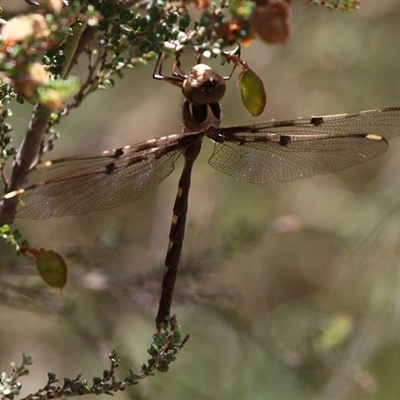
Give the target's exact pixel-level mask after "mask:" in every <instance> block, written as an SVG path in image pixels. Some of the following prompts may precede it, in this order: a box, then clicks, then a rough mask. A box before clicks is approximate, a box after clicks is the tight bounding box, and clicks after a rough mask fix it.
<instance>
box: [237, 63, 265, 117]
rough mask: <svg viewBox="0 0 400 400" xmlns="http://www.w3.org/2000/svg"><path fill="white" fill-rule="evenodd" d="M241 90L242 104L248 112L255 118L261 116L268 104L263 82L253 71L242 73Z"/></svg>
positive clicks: (240, 76)
mask: <svg viewBox="0 0 400 400" xmlns="http://www.w3.org/2000/svg"><path fill="white" fill-rule="evenodd" d="M239 88H240V94H241V96H242V102H243V104H244V106H245V107H246V109H247V111H248V112H249V113H250V114H251V115H252V116H253V117H257V116H259V115H260V114H261V113H262V112H263V111H264V108H265V105H266V103H267V95H266V93H265V89H264V84H263V82H262V80H261V79H260V78H259V77H258V76H257V75H256V74H255V72H254V71H253V70H251V69H246V70H244V71H242V72H241V73H240V75H239Z"/></svg>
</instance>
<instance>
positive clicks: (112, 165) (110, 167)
mask: <svg viewBox="0 0 400 400" xmlns="http://www.w3.org/2000/svg"><path fill="white" fill-rule="evenodd" d="M114 170H115V163H110V164H107V165H106V174H107V175H110V174H111V173H112V172H113V171H114Z"/></svg>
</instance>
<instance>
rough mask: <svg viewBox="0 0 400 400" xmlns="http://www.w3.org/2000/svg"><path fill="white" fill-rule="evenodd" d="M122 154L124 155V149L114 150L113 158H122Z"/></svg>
mask: <svg viewBox="0 0 400 400" xmlns="http://www.w3.org/2000/svg"><path fill="white" fill-rule="evenodd" d="M122 154H124V149H116V150H114V154H113V157H115V158H118V157H121V156H122Z"/></svg>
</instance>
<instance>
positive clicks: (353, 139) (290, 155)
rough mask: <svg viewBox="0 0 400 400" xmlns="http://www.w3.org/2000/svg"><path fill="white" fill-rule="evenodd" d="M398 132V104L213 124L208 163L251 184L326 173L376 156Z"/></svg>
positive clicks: (399, 128) (399, 131)
mask: <svg viewBox="0 0 400 400" xmlns="http://www.w3.org/2000/svg"><path fill="white" fill-rule="evenodd" d="M399 135H400V108H386V109H380V110H371V111H363V112H360V113H357V114H340V115H332V116H324V117H311V118H299V119H293V120H287V121H271V122H267V123H261V124H254V125H244V126H236V127H229V128H220V129H215V130H213V131H212V132H210V134H208V136H209V137H210V138H211V139H213V140H214V141H215V142H216V143H215V148H214V153H213V155H212V156H211V158H210V160H209V163H210V164H211V165H212V166H213V167H214V168H216V169H218V170H220V171H222V172H224V173H226V174H228V175H231V176H233V177H234V178H236V179H238V180H241V181H245V182H252V183H268V182H287V181H294V180H296V179H301V178H306V177H311V176H313V175H316V174H328V173H331V172H335V171H339V170H342V169H344V168H348V167H351V166H352V165H355V164H360V163H363V162H366V161H368V160H371V159H372V158H375V157H378V156H380V155H382V154H383V153H385V151H386V150H387V147H388V142H387V139H392V138H394V137H396V136H399Z"/></svg>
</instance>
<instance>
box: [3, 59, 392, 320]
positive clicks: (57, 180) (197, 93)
mask: <svg viewBox="0 0 400 400" xmlns="http://www.w3.org/2000/svg"><path fill="white" fill-rule="evenodd" d="M162 63H163V60H162V57H159V59H158V61H157V63H156V67H155V69H154V72H153V77H154V78H155V79H158V80H164V81H166V82H168V83H170V84H173V85H175V86H178V87H180V88H181V90H182V93H183V96H184V100H183V106H182V119H183V126H184V128H183V131H182V133H176V134H172V135H168V136H162V137H159V138H157V139H151V140H148V141H145V142H142V143H138V144H134V145H130V146H124V147H122V148H118V149H114V150H108V151H103V152H102V153H100V154H95V155H82V156H74V157H66V158H61V159H57V160H53V161H45V162H42V163H40V164H38V165H36V166H34V167H33V168H32V169H31V170H30V171H29V173H28V175H27V179H26V184H25V185H24V187H22V188H20V189H18V190H15V191H13V192H10V193H7V194H5V195H4V196H3V200H7V199H12V198H15V197H17V196H18V197H19V201H18V205H17V217H20V218H28V219H45V218H50V217H53V216H57V217H60V216H63V215H79V214H84V213H88V212H90V211H94V210H103V209H108V208H113V207H118V206H121V205H123V204H126V203H129V202H131V201H133V200H136V199H138V198H140V197H142V196H144V195H145V194H146V193H148V192H149V191H150V190H151V189H153V188H154V187H156V186H157V185H158V184H160V183H161V182H162V181H163V180H164V179H165V178H166V177H167V176H168V175H170V174H171V172H172V171H173V170H174V166H175V162H176V160H177V159H178V158H179V157H180V156H183V157H184V166H183V170H182V173H181V176H180V179H179V184H178V192H177V195H176V199H175V203H174V206H173V216H172V222H171V227H170V233H169V244H168V249H167V254H166V258H165V267H164V275H163V280H162V286H161V296H160V301H159V307H158V311H157V316H156V325H157V327H159V326H160V324H161V323H162V322H163V321H165V319H166V317H168V316H169V315H170V310H171V306H172V299H173V291H174V287H175V282H176V278H177V273H178V266H179V262H180V257H181V252H182V245H183V240H184V235H185V222H186V215H187V211H188V198H189V190H190V185H191V174H192V167H193V164H194V162H195V160H196V158H197V156H198V155H199V153H200V150H201V145H202V141H203V139H204V138H205V137H207V138H209V139H211V140H212V141H213V142H214V151H213V154H212V155H211V157H210V159H209V164H210V165H211V166H213V167H214V168H215V169H217V170H219V171H221V172H223V173H225V174H228V175H230V176H232V177H233V178H235V179H237V180H239V181H244V182H249V183H256V184H265V183H273V182H289V181H294V180H297V179H301V178H309V177H312V176H314V175H316V174H328V173H332V172H335V171H339V170H342V169H345V168H348V167H351V166H353V165H356V164H360V163H364V162H366V161H368V160H371V159H373V158H375V157H378V156H381V155H383V154H384V153H385V152H386V150H387V148H388V140H390V139H392V138H395V137H397V136H400V107H391V108H382V109H375V110H368V111H361V112H358V113H351V114H338V115H327V116H313V117H302V118H296V119H287V120H280V121H278V120H271V121H268V122H261V123H260V122H257V123H250V124H243V125H237V126H228V127H222V126H221V108H220V101H221V100H222V98H223V96H224V94H225V89H226V83H225V82H226V80H227V79H229V77H230V76H228V77H223V76H221V75H219V74H218V73H217V72H215V71H214V70H213V69H212V68H211V67H209V66H208V65H206V64H202V63H201V62H198V63H197V64H196V65H195V66H194V67H193V68H192V69H191V71H190V73H189V74H185V73H184V71H183V70H182V67H181V65H180V63H179V62H176V63H175V67H174V68H173V73H172V75H171V76H164V75H163V74H162V69H161V67H162ZM231 74H232V73H231Z"/></svg>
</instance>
